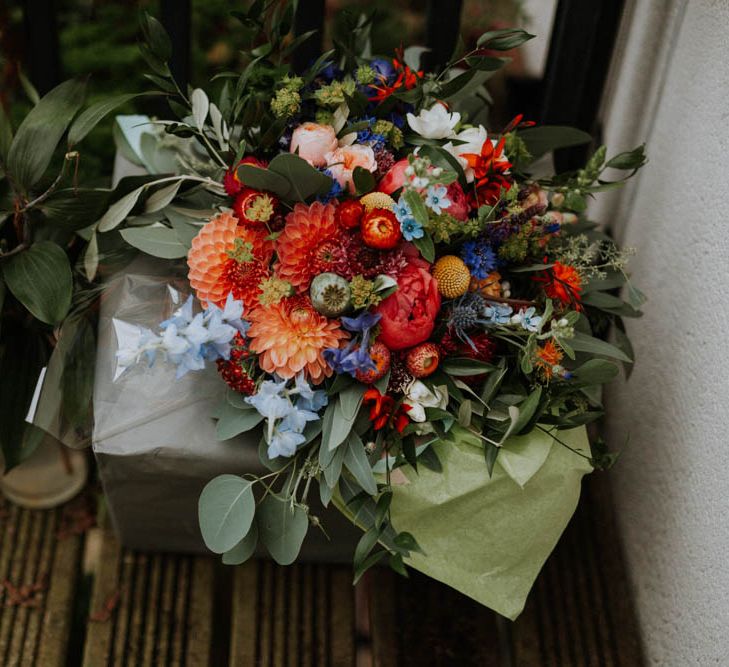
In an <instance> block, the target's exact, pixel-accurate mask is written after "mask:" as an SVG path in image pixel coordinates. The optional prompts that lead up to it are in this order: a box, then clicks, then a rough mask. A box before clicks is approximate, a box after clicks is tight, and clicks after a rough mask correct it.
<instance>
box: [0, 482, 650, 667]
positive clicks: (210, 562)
mask: <svg viewBox="0 0 729 667" xmlns="http://www.w3.org/2000/svg"><path fill="white" fill-rule="evenodd" d="M93 497H94V496H93V493H91V492H90V493H88V494H86V495H85V496H82V497H81V498H79V499H77V500H75V501H73V502H72V503H69V505H67V506H66V507H63V508H60V509H57V510H53V511H47V512H31V511H27V510H19V509H18V508H15V507H12V506H10V505H9V504H7V503H4V502H3V501H2V500H0V665H2V666H3V667H5V666H8V667H10V666H15V665H23V666H33V667H36V666H38V667H54V666H56V665H59V666H60V665H71V666H73V665H84V666H86V667H105V666H111V665H116V666H119V665H123V666H127V665H129V666H136V665H140V666H153V665H154V666H157V665H160V666H161V665H165V666H177V665H189V666H192V667H202V666H207V665H211V666H214V667H225V666H226V665H230V666H234V667H238V666H247V665H262V666H268V665H272V666H275V667H289V666H292V667H293V666H296V667H308V666H311V667H319V666H321V667H338V666H339V665H346V666H351V667H366V666H369V665H373V666H375V667H389V666H391V665H396V666H398V667H399V666H403V667H408V666H411V665H412V666H415V665H418V666H419V665H433V666H450V665H457V666H459V667H466V666H469V665H478V666H479V667H481V666H483V667H490V666H492V665H493V666H498V667H511V666H519V667H532V666H542V665H544V666H547V665H549V666H555V667H562V666H573V667H587V666H593V665H594V666H600V667H619V666H626V667H634V666H635V667H639V666H640V665H642V664H643V663H642V659H641V652H640V642H639V638H638V634H637V630H636V623H635V615H634V611H633V607H632V604H631V601H630V595H629V591H628V587H627V583H626V578H625V572H624V570H623V564H622V560H621V557H620V550H619V548H618V547H617V544H618V542H617V538H616V534H615V526H614V522H613V517H612V513H611V511H610V499H609V493H608V491H607V489H606V486H605V481H604V479H601V478H600V477H597V476H592V478H591V479H590V481H589V482H588V483H587V484H586V486H585V493H584V494H583V500H582V502H581V504H580V508H579V509H578V511H577V513H576V515H575V517H574V519H573V520H572V522H571V524H570V526H569V527H568V529H567V531H566V532H565V534H564V536H563V538H562V540H561V541H560V543H559V545H558V547H557V549H556V550H555V552H554V554H552V556H551V557H550V559H549V561H548V562H547V565H546V566H545V568H544V570H543V572H542V574H541V575H540V577H539V579H538V581H537V584H536V586H535V588H534V590H533V592H532V594H531V596H530V598H529V601H528V603H527V607H526V609H525V611H524V613H523V614H522V615H521V616H520V617H519V619H518V620H517V621H516V622H515V623H511V622H509V621H506V620H504V619H502V618H501V617H499V616H497V615H496V614H494V613H493V612H490V611H489V610H487V609H485V608H483V607H481V606H479V605H478V604H476V603H475V602H472V601H471V600H469V599H468V598H466V597H464V596H462V595H460V594H459V593H456V592H455V591H453V590H452V589H449V588H448V587H446V586H443V585H441V584H438V583H436V582H434V581H431V580H429V579H427V578H426V577H424V576H421V575H419V574H417V573H412V574H411V577H410V578H409V579H404V578H402V577H398V576H397V575H395V574H393V573H391V572H390V571H389V570H386V569H378V570H374V571H372V572H371V573H369V574H368V576H367V577H366V578H365V580H363V582H361V583H360V584H359V585H358V586H357V587H356V588H353V587H352V586H351V570H350V568H349V567H346V566H331V565H319V564H301V565H296V566H292V567H288V568H282V567H278V566H276V565H274V564H272V563H271V562H268V561H255V562H251V563H248V564H246V565H245V566H242V567H238V568H226V567H224V566H222V565H221V564H219V563H218V562H217V561H216V560H215V559H212V558H208V557H192V556H183V555H174V554H141V553H134V552H130V551H128V550H125V549H122V548H120V547H119V546H118V544H117V543H116V540H115V538H114V536H113V534H112V533H111V532H110V531H109V530H108V529H107V528H105V527H96V526H93V521H94V514H95V513H94V509H93V502H92V501H93ZM103 523H104V522H103V521H102V524H103Z"/></svg>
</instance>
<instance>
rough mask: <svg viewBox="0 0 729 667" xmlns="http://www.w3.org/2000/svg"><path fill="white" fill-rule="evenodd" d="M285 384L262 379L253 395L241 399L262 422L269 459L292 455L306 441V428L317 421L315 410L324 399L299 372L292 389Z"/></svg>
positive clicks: (324, 393)
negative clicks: (254, 411)
mask: <svg viewBox="0 0 729 667" xmlns="http://www.w3.org/2000/svg"><path fill="white" fill-rule="evenodd" d="M287 384H288V382H287V380H281V381H279V382H277V381H275V380H266V381H264V382H263V383H262V384H261V386H260V388H259V390H258V392H257V393H256V394H255V395H253V396H248V397H246V399H245V400H246V403H248V404H249V405H252V406H253V407H254V408H256V410H258V412H259V413H260V414H261V415H262V416H263V417H265V419H266V430H265V433H264V435H265V438H266V442H267V443H268V456H269V458H272V459H274V458H277V457H279V456H293V455H294V454H295V453H296V448H297V447H298V446H299V445H301V444H303V443H304V442H306V436H304V429H305V428H306V425H307V424H308V423H309V422H310V421H316V420H317V419H319V415H318V414H317V411H318V410H320V409H321V408H323V407H324V406H325V405H326V404H327V400H328V399H327V397H326V392H324V391H322V390H314V389H312V388H311V386H310V385H309V383H308V382H307V381H306V379H305V378H304V375H303V373H302V374H299V375H298V376H297V377H296V380H295V382H294V386H293V387H290V388H288V387H287ZM294 397H295V398H296V403H294V402H293V401H292V398H294Z"/></svg>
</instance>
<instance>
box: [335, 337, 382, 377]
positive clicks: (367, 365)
mask: <svg viewBox="0 0 729 667" xmlns="http://www.w3.org/2000/svg"><path fill="white" fill-rule="evenodd" d="M322 355H323V357H324V361H326V362H327V364H329V366H330V367H331V369H332V370H333V371H334V372H335V373H337V374H338V375H342V374H343V373H347V374H348V375H351V376H352V377H355V376H356V374H357V371H361V372H363V373H366V372H367V371H374V370H376V369H377V366H376V365H375V362H374V361H372V357H371V356H370V353H369V352H368V349H367V345H366V344H361V345H359V346H357V345H356V341H354V340H353V341H351V342H350V343H349V344H348V345H347V346H346V347H343V348H336V347H329V348H327V349H326V350H324V352H322Z"/></svg>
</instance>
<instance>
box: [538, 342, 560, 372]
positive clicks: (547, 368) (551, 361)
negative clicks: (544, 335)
mask: <svg viewBox="0 0 729 667" xmlns="http://www.w3.org/2000/svg"><path fill="white" fill-rule="evenodd" d="M560 361H562V350H560V349H559V348H558V347H557V344H556V343H555V342H554V340H552V339H551V338H550V339H549V340H548V341H547V342H546V343H544V345H542V346H541V347H539V348H537V351H536V360H535V364H536V366H537V368H538V369H539V371H540V372H541V373H542V375H543V376H544V377H545V378H546V379H547V380H549V379H551V378H552V376H553V375H554V367H555V366H559V363H560Z"/></svg>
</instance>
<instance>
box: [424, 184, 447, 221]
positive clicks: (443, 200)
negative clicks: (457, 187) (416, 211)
mask: <svg viewBox="0 0 729 667" xmlns="http://www.w3.org/2000/svg"><path fill="white" fill-rule="evenodd" d="M425 205H426V206H427V207H428V208H429V209H430V210H431V211H433V213H435V214H436V215H440V214H441V213H443V209H446V208H448V207H449V206H450V205H451V200H450V199H448V188H446V186H445V185H431V186H430V187H429V188H428V189H427V190H426V191H425Z"/></svg>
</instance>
